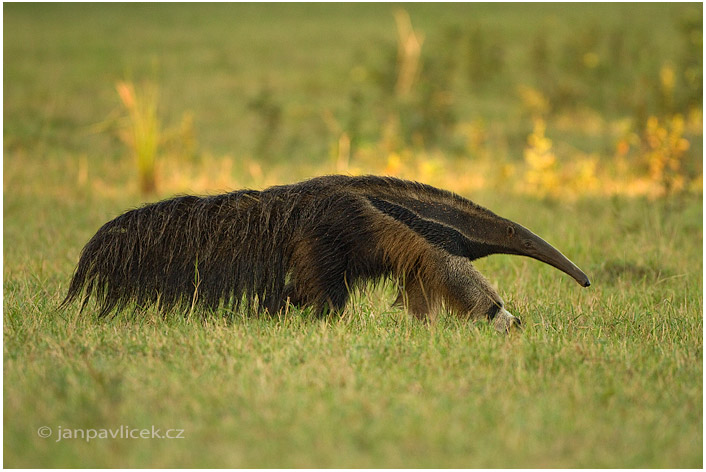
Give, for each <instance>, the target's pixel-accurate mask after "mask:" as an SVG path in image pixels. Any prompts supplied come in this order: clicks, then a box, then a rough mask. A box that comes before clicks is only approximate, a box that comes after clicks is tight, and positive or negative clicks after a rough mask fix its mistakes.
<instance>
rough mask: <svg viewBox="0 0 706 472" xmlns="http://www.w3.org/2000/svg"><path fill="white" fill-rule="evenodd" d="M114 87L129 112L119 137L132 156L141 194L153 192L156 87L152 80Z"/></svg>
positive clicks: (158, 129) (157, 126)
mask: <svg viewBox="0 0 706 472" xmlns="http://www.w3.org/2000/svg"><path fill="white" fill-rule="evenodd" d="M115 88H116V90H117V91H118V95H119V96H120V100H121V101H122V104H123V106H124V107H125V110H126V111H127V113H128V114H127V119H126V126H125V128H124V129H123V131H122V132H121V138H122V140H123V141H124V142H125V143H126V144H127V145H128V146H129V147H130V149H131V150H132V153H133V155H134V157H135V162H136V164H137V172H138V176H139V179H140V190H141V192H142V193H143V194H151V193H154V192H155V191H156V190H157V177H156V164H157V151H158V149H159V143H160V139H161V134H162V131H161V124H160V121H159V117H158V116H157V105H158V103H159V91H158V89H157V87H156V86H155V85H153V84H143V85H142V86H140V87H139V88H136V87H135V84H133V83H132V82H118V84H117V85H116V86H115Z"/></svg>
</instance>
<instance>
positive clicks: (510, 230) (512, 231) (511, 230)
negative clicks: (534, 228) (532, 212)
mask: <svg viewBox="0 0 706 472" xmlns="http://www.w3.org/2000/svg"><path fill="white" fill-rule="evenodd" d="M507 235H508V237H510V238H511V237H513V236H514V235H515V228H513V227H512V226H508V227H507Z"/></svg>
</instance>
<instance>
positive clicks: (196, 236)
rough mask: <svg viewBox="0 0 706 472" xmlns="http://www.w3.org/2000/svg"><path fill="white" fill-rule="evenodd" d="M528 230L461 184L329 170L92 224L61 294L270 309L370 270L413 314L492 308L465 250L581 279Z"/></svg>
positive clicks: (333, 300)
mask: <svg viewBox="0 0 706 472" xmlns="http://www.w3.org/2000/svg"><path fill="white" fill-rule="evenodd" d="M525 232H526V233H527V234H525ZM528 235H530V236H528ZM523 238H525V239H523ZM533 238H536V239H537V240H539V241H541V243H543V244H545V245H547V246H548V244H547V243H545V242H544V241H542V240H541V239H540V238H538V237H537V236H536V235H533V234H532V233H530V232H529V231H528V230H526V229H525V228H523V227H521V226H520V225H517V224H516V223H513V222H511V221H509V220H506V219H504V218H501V217H499V216H497V215H495V214H493V213H492V212H490V211H488V210H486V209H484V208H482V207H480V206H478V205H476V204H474V203H472V202H470V201H469V200H466V199H464V198H461V197H459V196H458V195H455V194H452V193H450V192H447V191H444V190H440V189H437V188H434V187H431V186H428V185H424V184H419V183H415V182H408V181H403V180H398V179H394V178H386V177H375V176H365V177H346V176H325V177H319V178H315V179H311V180H307V181H304V182H301V183H297V184H293V185H284V186H276V187H271V188H268V189H266V190H263V191H253V190H243V191H237V192H232V193H228V194H224V195H216V196H211V197H195V196H183V197H177V198H173V199H170V200H165V201H162V202H158V203H154V204H149V205H146V206H144V207H142V208H139V209H135V210H131V211H128V212H126V213H124V214H122V215H121V216H119V217H117V218H115V219H114V220H112V221H109V222H108V223H106V224H105V225H104V226H103V227H102V228H101V229H99V230H98V232H97V233H96V235H95V236H94V237H93V238H92V239H91V240H90V241H89V242H88V244H87V245H86V247H85V248H84V249H83V251H82V253H81V257H80V260H79V263H78V266H77V268H76V271H75V273H74V276H73V279H72V281H71V285H70V287H69V291H68V294H67V296H66V299H65V300H64V302H63V305H66V304H68V303H70V302H71V301H73V300H75V299H77V298H81V300H82V305H81V306H82V308H83V307H85V305H86V303H87V301H88V299H89V297H91V296H93V297H94V298H95V299H96V300H97V303H98V305H99V307H100V314H101V315H106V314H108V313H111V312H113V311H117V310H121V309H124V308H126V307H127V306H128V305H129V304H131V303H134V304H135V305H136V306H138V307H146V306H149V305H158V306H159V308H160V309H161V310H163V311H168V310H172V309H179V310H182V311H189V310H190V309H192V308H194V307H196V308H201V309H207V310H216V309H218V308H221V307H228V308H230V309H238V308H239V307H241V306H244V308H245V309H246V310H247V311H259V312H269V313H275V312H277V311H279V310H280V309H282V308H283V307H284V306H285V305H286V304H287V303H288V302H289V303H292V304H294V305H298V306H311V307H313V308H314V309H315V311H317V312H322V311H325V310H326V309H327V308H330V309H333V310H341V309H343V307H344V306H345V304H346V302H347V300H348V297H349V293H350V291H351V290H353V289H355V288H357V287H360V286H361V285H362V284H364V283H365V282H367V281H370V280H379V279H382V278H393V279H396V280H400V281H401V284H402V286H403V290H402V291H401V293H400V297H399V298H398V301H399V302H400V303H404V304H405V305H406V306H407V307H408V308H409V310H410V311H412V312H413V313H415V314H416V315H418V316H426V315H427V314H428V313H429V312H430V311H431V310H433V308H434V307H435V306H437V305H438V304H439V303H440V302H445V303H446V305H447V306H449V307H450V308H452V309H454V310H455V311H457V312H459V313H461V314H463V315H464V316H471V317H476V318H477V317H482V316H489V317H491V318H492V317H493V316H494V315H495V313H496V312H497V311H498V310H499V309H500V307H502V303H503V302H502V300H501V298H500V297H499V296H498V294H497V293H496V292H495V290H493V289H492V287H491V286H490V285H489V284H488V282H487V281H486V280H485V279H484V278H483V277H482V276H481V275H480V273H478V272H477V271H476V270H475V268H474V267H473V266H472V264H471V261H472V260H474V259H477V258H479V257H484V256H486V255H489V254H493V253H498V252H502V253H508V254H522V255H529V256H531V257H536V258H538V259H540V260H544V261H545V262H548V263H551V264H552V265H555V266H557V267H559V268H560V269H561V270H564V271H566V272H568V273H571V275H573V276H574V277H575V278H576V279H577V280H579V278H580V276H581V275H583V273H581V272H580V271H578V268H575V266H573V264H571V263H570V262H568V260H566V263H568V264H571V266H572V267H569V266H566V263H565V262H564V261H563V260H559V259H556V258H557V257H558V256H555V255H554V254H553V253H552V257H553V259H551V260H545V259H544V258H543V257H544V256H543V255H542V254H543V253H542V254H540V255H539V256H538V255H537V254H535V253H533V252H532V250H531V249H532V248H528V246H527V244H529V243H527V242H526V241H527V240H532V241H534V239H533ZM523 241H525V242H524V243H523ZM532 244H534V243H532ZM538 244H539V243H538ZM538 247H539V250H538V251H539V252H542V251H545V252H546V250H545V249H544V246H541V244H540V245H539V246H538ZM549 247H550V248H551V246H549ZM535 249H536V248H535ZM551 249H552V250H553V251H554V252H556V254H559V253H558V251H556V250H555V249H553V248H551ZM535 252H536V251H535ZM559 255H560V254H559ZM561 257H563V256H561ZM564 259H565V258H564ZM557 260H558V261H559V262H556V261H557ZM574 268H575V270H576V271H578V273H579V275H576V274H575V273H574V272H573V271H574ZM583 277H585V275H583ZM579 281H580V283H582V284H584V285H587V284H588V279H587V278H586V279H585V282H584V281H583V279H581V280H579Z"/></svg>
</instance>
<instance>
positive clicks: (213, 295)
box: [61, 191, 296, 316]
mask: <svg viewBox="0 0 706 472" xmlns="http://www.w3.org/2000/svg"><path fill="white" fill-rule="evenodd" d="M291 205H292V202H291V201H289V202H288V201H287V199H281V198H279V199H278V198H272V196H269V195H263V194H261V193H260V192H256V191H241V192H234V193H230V194H225V195H218V196H213V197H206V198H201V197H194V196H184V197H178V198H175V199H171V200H166V201H163V202H159V203H155V204H152V205H147V206H145V207H142V208H139V209H136V210H131V211H128V212H127V213H124V214H123V215H121V216H119V217H117V218H115V219H114V220H112V221H109V222H108V223H106V224H105V225H103V227H102V228H100V230H98V232H97V233H96V234H95V236H93V238H92V239H91V240H90V241H89V242H88V244H86V246H85V247H84V248H83V251H82V252H81V257H80V260H79V263H78V266H77V267H76V270H75V271H74V275H73V278H72V280H71V284H70V286H69V290H68V293H67V295H66V298H65V299H64V300H63V302H62V303H61V307H66V306H67V305H68V304H70V303H72V302H74V301H75V300H77V299H79V298H80V299H81V309H82V310H83V309H84V308H85V306H86V304H87V302H88V300H89V298H91V297H93V298H95V300H96V302H97V304H98V306H99V309H100V316H105V315H107V314H109V313H111V312H112V311H119V310H121V309H124V308H126V306H127V305H128V304H131V303H135V304H136V305H137V306H139V307H146V306H150V305H158V306H159V308H160V309H161V310H163V311H168V310H171V309H173V308H183V309H187V310H188V309H189V308H193V307H194V306H198V307H199V308H207V309H216V308H218V307H219V306H221V305H223V304H227V305H230V306H231V307H233V308H237V307H238V306H240V305H241V303H242V302H243V301H244V302H245V303H246V304H247V305H248V307H249V308H254V305H257V309H259V310H265V309H266V310H269V311H270V312H274V311H276V310H277V309H278V308H279V305H280V304H281V299H282V298H283V293H284V284H285V277H286V272H287V265H288V257H289V256H288V252H289V247H290V246H291V244H289V242H290V241H291V238H292V237H293V234H294V232H295V227H296V222H294V221H293V219H292V218H291V214H292V209H291ZM283 207H284V208H283Z"/></svg>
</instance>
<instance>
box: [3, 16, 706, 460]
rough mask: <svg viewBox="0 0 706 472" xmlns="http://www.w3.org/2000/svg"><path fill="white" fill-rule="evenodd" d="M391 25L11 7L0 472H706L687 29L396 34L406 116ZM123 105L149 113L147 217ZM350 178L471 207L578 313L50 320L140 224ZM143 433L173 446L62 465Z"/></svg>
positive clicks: (440, 22) (529, 299) (422, 21)
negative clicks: (466, 318)
mask: <svg viewBox="0 0 706 472" xmlns="http://www.w3.org/2000/svg"><path fill="white" fill-rule="evenodd" d="M395 8H396V7H392V6H390V5H384V4H338V5H333V4H308V5H297V4H286V5H250V4H247V5H222V4H218V5H205V6H201V5H199V6H195V5H184V4H180V5H159V6H154V5H92V4H81V5H78V4H77V5H56V4H51V5H48V4H43V5H32V4H14V5H12V4H11V5H4V6H3V14H4V91H3V93H4V97H3V98H4V121H3V125H4V128H3V134H4V141H3V152H4V159H3V171H4V200H3V218H4V234H3V236H4V240H3V255H4V261H3V334H4V339H3V340H4V343H3V348H4V349H3V366H4V384H3V390H4V405H3V406H4V418H3V428H4V453H3V456H4V466H5V467H238V468H239V467H626V468H632V467H677V468H681V467H690V468H700V467H703V317H702V313H703V292H702V286H703V254H702V240H703V226H702V213H703V204H702V188H701V181H702V162H701V155H702V153H703V144H702V141H703V134H702V124H701V122H702V118H701V115H700V113H701V108H702V104H701V98H700V97H701V95H700V93H698V90H696V89H694V83H695V82H694V81H693V80H692V79H693V77H692V75H693V73H695V72H694V70H698V73H699V74H701V71H702V67H703V66H702V65H701V64H700V63H696V62H694V61H696V59H694V58H695V57H699V58H700V57H701V46H700V45H699V48H698V51H694V50H693V49H694V48H693V47H691V46H689V44H691V43H689V41H691V39H690V38H693V37H694V31H697V30H698V32H699V34H702V33H701V32H700V31H701V30H700V28H701V24H700V18H701V12H702V7H701V5H698V4H690V5H687V4H617V5H611V4H601V5H591V4H572V5H565V4H551V5H541V4H535V5H530V4H521V5H504V4H503V5H489V4H467V5H463V4H461V5H459V4H453V5H442V6H438V5H432V4H413V5H407V6H405V8H406V11H407V12H409V16H410V18H411V21H412V25H413V27H414V29H415V32H416V33H417V34H419V33H423V35H424V39H423V43H422V51H423V54H422V55H421V56H420V58H419V60H420V61H421V62H420V63H421V64H422V69H421V72H419V74H418V76H416V77H415V78H414V81H415V82H414V86H413V87H412V89H411V91H410V92H408V93H407V95H405V94H403V93H402V92H399V89H397V88H395V87H396V85H395V78H396V77H398V76H396V74H397V73H398V71H397V69H396V66H399V62H400V59H395V58H396V53H397V41H398V39H397V30H396V23H395V16H394V12H395ZM398 18H399V17H398ZM628 20H629V21H628ZM398 21H399V19H398ZM699 37H701V36H699ZM596 38H604V39H596ZM605 38H612V39H610V40H609V39H605ZM611 41H612V42H611ZM699 44H700V43H699ZM454 48H456V49H454ZM543 48H544V49H543ZM645 50H646V51H649V53H645V52H644V51H645ZM444 51H451V52H450V53H448V54H446V55H444V53H443V52H444ZM454 51H455V52H458V54H455V52H454ZM542 51H549V52H550V54H549V56H548V57H549V58H547V56H543V55H542ZM621 51H622V52H621ZM613 53H614V54H613ZM456 57H461V58H463V60H460V59H459V61H458V62H455V61H454V58H456ZM497 57H501V58H502V61H501V62H500V63H498V62H497V61H496V58H497ZM543 58H544V59H543ZM572 58H574V59H575V58H579V59H578V62H576V61H574V60H572ZM433 61H438V62H433ZM479 64H480V65H479ZM670 71H671V72H670ZM690 74H691V75H690ZM547 78H550V79H551V80H549V79H547ZM544 79H547V80H544ZM700 80H701V79H700V76H699V82H700ZM121 81H128V82H131V83H134V84H136V85H138V86H139V84H141V83H143V82H144V81H148V82H149V83H151V84H154V85H155V87H156V89H157V90H158V92H159V120H160V125H161V128H162V138H161V140H160V146H159V154H158V163H157V171H158V174H157V181H156V182H157V191H156V193H154V194H151V195H143V194H141V193H140V186H139V184H138V182H139V181H138V176H137V170H136V168H137V167H136V166H135V163H134V160H133V159H134V158H133V156H132V154H131V149H130V146H129V142H128V140H126V139H125V134H124V133H125V131H124V130H125V126H126V121H125V120H126V118H125V111H124V109H123V108H122V105H121V101H120V96H119V93H118V92H117V91H116V84H118V83H119V82H121ZM439 84H442V85H443V87H442V88H441V89H439V88H435V87H441V85H439ZM449 97H451V98H449ZM695 97H698V98H695ZM545 134H546V136H545ZM546 138H549V141H548V140H547V139H546ZM126 143H128V145H126ZM346 143H347V144H346ZM346 146H348V147H346ZM346 150H348V151H347V152H344V151H346ZM523 156H524V157H523ZM591 163H592V164H591ZM577 169H578V170H577ZM582 169H583V170H582ZM337 171H338V172H347V173H368V172H372V173H391V174H394V175H398V176H401V177H406V178H414V179H420V180H424V181H426V182H428V183H432V184H436V185H440V186H444V187H446V188H449V189H451V190H455V191H458V192H460V193H462V194H463V195H464V196H466V197H469V198H471V199H473V200H474V201H476V202H477V203H479V204H481V205H484V206H487V207H488V208H490V209H492V210H493V211H495V212H497V213H499V214H500V215H503V216H505V217H507V218H510V219H512V220H514V221H517V222H519V223H521V224H523V225H525V226H528V227H529V228H531V229H532V230H533V231H534V232H536V233H537V234H539V235H541V236H542V237H543V238H545V239H546V240H548V241H550V242H551V243H553V244H555V245H556V246H557V247H558V248H559V249H560V250H561V251H562V252H563V253H564V254H566V255H567V256H568V257H569V258H570V259H572V260H573V261H575V262H576V263H577V264H578V265H579V266H580V267H581V268H582V269H583V270H584V271H585V272H586V273H587V274H588V275H589V277H590V278H591V281H592V283H593V284H592V286H591V287H590V288H588V289H582V288H581V287H579V286H578V285H576V284H575V283H574V282H573V281H572V280H571V279H570V278H569V277H567V276H565V275H564V274H562V273H560V272H558V271H556V270H554V269H552V268H551V267H548V266H545V265H543V264H540V263H539V262H536V261H533V260H531V259H527V258H517V257H509V256H492V257H490V258H488V259H484V260H480V261H478V263H477V267H478V268H479V269H480V270H481V272H483V273H484V274H485V275H486V276H487V277H488V278H489V279H490V280H491V282H492V283H493V284H494V285H496V286H497V287H498V289H499V292H500V294H501V295H502V296H503V297H504V299H505V300H506V303H507V306H508V308H509V310H510V311H511V312H513V313H515V314H518V315H519V316H520V317H521V318H522V321H523V326H524V331H523V332H522V333H521V334H517V335H512V336H500V335H498V334H496V333H495V332H494V331H493V329H492V328H491V327H490V326H488V325H487V323H484V322H478V323H468V322H462V321H459V320H457V319H455V318H453V317H452V316H450V315H446V314H441V315H440V317H439V318H438V319H437V320H436V321H435V322H434V323H432V324H430V325H426V324H422V323H419V322H416V321H414V320H412V319H409V318H408V317H407V315H406V314H405V313H404V312H403V311H401V310H400V309H398V308H393V307H391V303H392V301H393V300H394V287H392V286H387V285H385V286H381V287H379V286H371V287H369V288H368V289H366V290H364V291H362V292H361V293H356V294H355V296H354V300H353V302H352V303H350V304H349V306H348V308H347V309H346V311H345V313H343V315H342V316H340V317H338V316H336V317H330V318H327V319H323V320H319V319H310V318H307V317H306V316H305V315H304V314H303V313H300V312H297V311H296V310H294V311H291V312H290V313H289V314H288V316H280V317H273V318H266V317H263V318H247V319H241V320H237V321H234V322H225V321H224V320H221V319H219V318H217V317H215V318H209V319H206V320H200V319H190V320H186V319H182V318H180V317H178V316H172V317H169V318H167V319H162V318H160V317H159V316H157V315H156V314H154V313H153V314H147V315H146V316H145V317H143V318H140V319H129V318H128V317H126V316H118V317H116V318H115V319H112V320H96V319H95V318H94V317H93V316H91V315H92V313H91V310H90V309H89V310H87V312H86V313H84V314H83V315H79V313H78V309H77V308H76V307H71V308H69V309H68V310H66V311H64V312H58V311H57V310H56V307H57V305H58V303H59V302H60V301H61V299H62V298H63V295H64V294H65V291H66V289H67V286H68V282H69V280H70V276H71V273H72V270H73V268H74V265H75V263H76V261H77V259H78V255H79V252H80V250H81V248H82V246H83V244H85V242H86V241H88V239H89V238H90V237H91V236H92V235H93V234H94V233H95V231H96V230H97V229H98V228H99V227H100V226H101V225H102V224H103V223H104V222H106V221H107V220H109V219H111V218H113V217H115V216H117V215H118V214H120V213H121V212H122V211H124V210H125V209H127V208H131V207H135V206H137V205H139V204H141V203H142V202H145V201H151V200H156V199H159V198H166V197H168V196H171V195H174V194H178V193H186V192H199V193H216V192H219V191H223V190H230V189H233V188H240V187H244V186H252V187H258V188H259V187H263V186H266V185H270V184H275V183H288V182H293V181H296V180H299V179H302V178H306V177H311V176H313V175H318V174H323V173H331V172H337ZM579 171H581V172H579ZM582 172H583V173H582ZM577 174H580V175H581V176H582V177H581V178H578V177H576V178H574V175H577ZM547 176H550V177H552V179H548V178H546V177H547ZM45 426H46V427H49V428H51V436H50V437H48V438H43V437H40V434H39V430H40V428H42V427H45ZM121 428H122V429H121ZM152 428H155V429H159V430H160V432H161V433H162V434H166V431H167V430H169V429H175V430H183V433H182V434H181V435H182V436H183V439H126V438H122V439H121V438H116V439H112V438H93V439H92V440H90V441H87V440H86V439H80V438H79V439H75V438H74V439H71V438H68V437H64V438H63V439H62V438H61V437H60V436H59V434H61V433H60V431H64V433H67V431H68V434H73V431H74V430H82V431H86V430H94V431H95V433H96V434H101V430H112V431H113V432H115V431H117V430H119V429H120V431H121V434H122V433H124V431H125V430H134V429H139V430H142V429H147V430H151V429H152ZM46 431H47V430H42V433H45V432H46ZM84 434H85V433H84ZM102 434H110V433H106V431H103V433H102Z"/></svg>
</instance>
